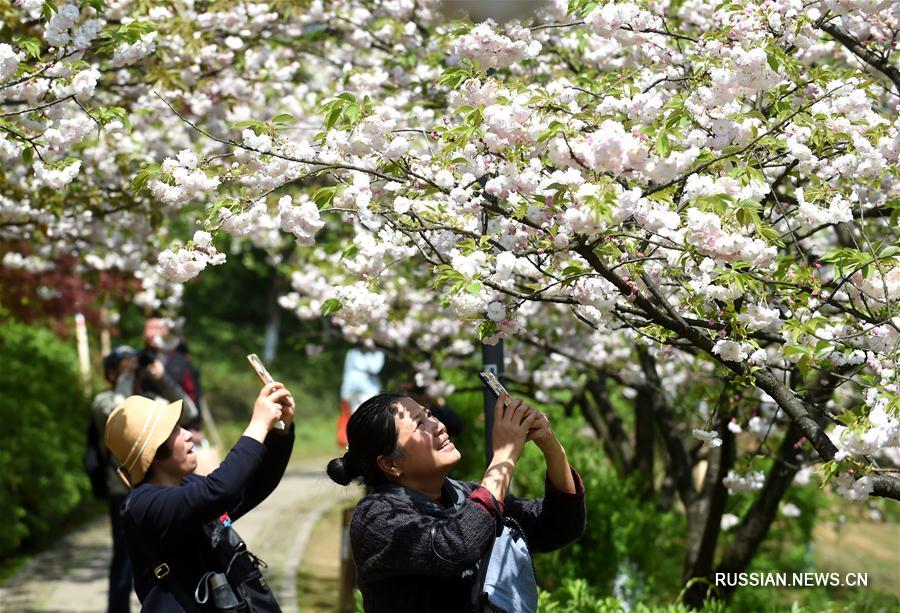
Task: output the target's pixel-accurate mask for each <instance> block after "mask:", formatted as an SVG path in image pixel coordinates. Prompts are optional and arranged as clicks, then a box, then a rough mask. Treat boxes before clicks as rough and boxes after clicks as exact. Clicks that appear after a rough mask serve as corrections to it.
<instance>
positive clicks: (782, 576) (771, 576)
mask: <svg viewBox="0 0 900 613" xmlns="http://www.w3.org/2000/svg"><path fill="white" fill-rule="evenodd" d="M713 581H714V583H715V584H716V586H719V587H790V588H795V587H868V585H869V575H868V573H816V572H806V573H754V572H746V573H715V576H714V577H713Z"/></svg>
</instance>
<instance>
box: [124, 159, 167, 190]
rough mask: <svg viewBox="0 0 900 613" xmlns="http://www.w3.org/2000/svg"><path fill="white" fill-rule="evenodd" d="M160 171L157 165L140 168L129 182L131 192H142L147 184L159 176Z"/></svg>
mask: <svg viewBox="0 0 900 613" xmlns="http://www.w3.org/2000/svg"><path fill="white" fill-rule="evenodd" d="M160 169H161V166H160V165H159V164H148V165H147V166H144V167H143V168H141V169H140V171H138V173H137V174H136V175H135V176H134V178H133V179H132V180H131V191H132V192H134V193H135V194H137V193H139V192H142V191H143V190H144V189H145V188H146V187H147V183H149V182H150V181H151V180H153V179H155V178H156V177H157V176H158V175H159V173H160Z"/></svg>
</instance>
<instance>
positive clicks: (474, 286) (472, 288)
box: [466, 281, 481, 296]
mask: <svg viewBox="0 0 900 613" xmlns="http://www.w3.org/2000/svg"><path fill="white" fill-rule="evenodd" d="M466 291H467V292H468V293H470V294H472V295H473V296H478V295H480V294H481V283H478V282H477V281H473V282H472V283H469V284H467V285H466Z"/></svg>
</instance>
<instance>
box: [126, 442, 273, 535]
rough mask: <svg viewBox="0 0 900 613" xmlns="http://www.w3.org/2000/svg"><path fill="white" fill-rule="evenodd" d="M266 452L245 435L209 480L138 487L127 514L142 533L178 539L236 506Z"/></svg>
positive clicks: (200, 479) (197, 478)
mask: <svg viewBox="0 0 900 613" xmlns="http://www.w3.org/2000/svg"><path fill="white" fill-rule="evenodd" d="M265 452H266V449H265V447H264V446H263V445H262V444H260V443H259V442H258V441H255V440H253V439H251V438H249V437H246V436H242V437H241V438H240V439H239V440H238V442H237V443H236V444H235V446H234V447H233V448H232V449H231V451H230V452H228V455H227V456H225V459H224V460H223V461H222V463H221V464H220V465H219V467H218V468H216V470H214V471H212V472H211V473H209V475H207V476H206V477H198V476H194V475H191V476H189V477H188V478H187V479H186V482H185V483H184V484H182V485H180V486H178V487H162V486H156V485H152V484H147V485H140V486H138V487H137V488H136V489H135V490H134V492H133V493H132V495H131V499H130V500H129V504H128V512H129V513H131V514H132V517H133V518H134V522H135V524H136V525H137V526H138V527H139V528H140V529H141V531H142V532H143V531H146V533H147V534H151V535H154V537H156V538H159V539H160V540H161V541H169V540H171V539H175V538H178V537H180V536H181V535H182V534H184V533H185V532H188V531H190V530H194V529H196V528H197V527H199V526H202V525H203V524H205V523H207V522H210V521H212V520H213V519H216V518H217V517H219V516H220V515H221V514H222V513H224V512H225V511H226V510H228V509H229V508H230V507H231V506H232V505H234V504H235V503H236V502H237V501H238V500H239V499H240V497H241V495H242V493H243V491H244V488H245V487H246V484H247V483H248V482H249V480H250V479H251V478H252V477H253V474H254V473H255V472H256V469H257V468H258V467H259V465H260V464H261V463H262V460H263V456H264V455H265Z"/></svg>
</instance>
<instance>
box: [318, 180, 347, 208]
mask: <svg viewBox="0 0 900 613" xmlns="http://www.w3.org/2000/svg"><path fill="white" fill-rule="evenodd" d="M342 188H343V185H330V186H328V187H320V188H319V189H317V190H316V191H315V192H314V193H313V196H312V199H313V202H315V203H316V206H317V207H319V208H320V209H322V208H325V207H326V206H331V203H332V202H334V197H335V196H336V195H337V193H338V190H340V189H342Z"/></svg>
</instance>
